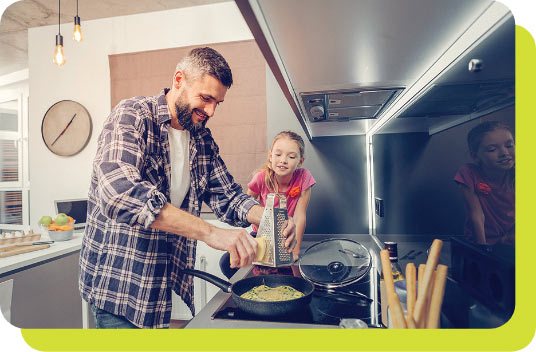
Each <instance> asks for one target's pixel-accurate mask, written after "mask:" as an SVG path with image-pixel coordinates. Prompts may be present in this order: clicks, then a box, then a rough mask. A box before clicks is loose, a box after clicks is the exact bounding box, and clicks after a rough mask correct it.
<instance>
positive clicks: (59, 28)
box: [58, 0, 61, 34]
mask: <svg viewBox="0 0 536 352" xmlns="http://www.w3.org/2000/svg"><path fill="white" fill-rule="evenodd" d="M60 14H61V0H58V34H61V27H60Z"/></svg>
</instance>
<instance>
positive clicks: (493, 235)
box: [454, 164, 515, 244]
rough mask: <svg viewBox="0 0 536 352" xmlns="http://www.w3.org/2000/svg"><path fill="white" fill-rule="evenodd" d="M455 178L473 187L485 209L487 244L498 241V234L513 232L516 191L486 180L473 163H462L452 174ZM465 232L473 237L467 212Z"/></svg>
mask: <svg viewBox="0 0 536 352" xmlns="http://www.w3.org/2000/svg"><path fill="white" fill-rule="evenodd" d="M454 181H456V182H457V183H461V184H463V185H465V186H467V187H469V188H470V189H472V190H474V192H475V194H476V196H477V197H478V200H479V201H480V206H481V207H482V212H483V213H484V218H485V222H484V231H485V232H486V242H487V243H488V244H495V243H497V242H498V241H499V240H500V238H501V237H503V236H505V235H509V234H512V233H513V232H514V226H515V192H514V190H513V189H511V188H508V187H506V185H498V184H495V183H493V182H492V181H490V180H488V179H487V178H486V177H485V175H484V174H483V173H482V171H481V169H480V167H478V165H476V164H465V165H463V166H462V167H460V169H459V170H458V172H457V173H456V176H454ZM464 232H465V235H466V236H467V237H469V238H474V237H473V227H472V222H471V219H470V218H469V216H467V219H466V222H465V231H464Z"/></svg>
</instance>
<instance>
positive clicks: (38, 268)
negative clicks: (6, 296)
mask: <svg viewBox="0 0 536 352" xmlns="http://www.w3.org/2000/svg"><path fill="white" fill-rule="evenodd" d="M81 243H82V234H81V233H75V234H74V235H73V238H72V239H71V240H69V241H64V242H56V243H54V244H52V245H51V246H50V247H49V248H46V249H41V250H38V251H34V252H29V253H23V254H18V255H14V256H10V257H6V258H0V282H7V281H9V280H13V289H12V295H11V309H10V310H11V324H13V325H14V326H17V327H20V328H28V329H56V328H63V329H65V328H82V327H83V324H84V322H85V318H86V316H85V314H86V312H85V311H84V309H83V307H84V305H83V303H82V298H81V297H80V293H79V292H78V260H79V253H80V247H81Z"/></svg>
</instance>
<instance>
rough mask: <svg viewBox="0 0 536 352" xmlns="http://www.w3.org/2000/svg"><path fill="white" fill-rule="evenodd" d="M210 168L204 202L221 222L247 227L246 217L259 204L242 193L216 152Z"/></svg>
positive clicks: (240, 187)
mask: <svg viewBox="0 0 536 352" xmlns="http://www.w3.org/2000/svg"><path fill="white" fill-rule="evenodd" d="M212 166H213V167H212V170H211V173H210V175H209V180H208V190H207V192H206V196H205V202H206V203H207V204H208V205H209V206H210V208H211V209H212V211H213V212H214V214H215V215H216V216H217V217H218V219H220V220H221V221H223V222H226V223H228V224H230V225H233V226H238V227H247V226H249V225H250V223H249V222H248V220H247V215H248V213H249V211H250V209H251V208H252V207H253V206H254V205H258V204H259V202H258V201H257V200H255V199H254V198H253V197H250V196H249V195H247V194H245V193H244V192H243V191H242V186H241V185H240V184H238V183H236V182H235V181H234V179H233V176H231V174H229V172H228V170H227V167H226V166H225V163H224V162H223V160H222V159H221V157H220V155H219V154H218V153H217V152H216V154H215V155H214V160H213V164H212Z"/></svg>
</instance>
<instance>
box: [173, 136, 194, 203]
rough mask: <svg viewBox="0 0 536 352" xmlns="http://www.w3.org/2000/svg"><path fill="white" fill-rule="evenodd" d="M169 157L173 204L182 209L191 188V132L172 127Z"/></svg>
mask: <svg viewBox="0 0 536 352" xmlns="http://www.w3.org/2000/svg"><path fill="white" fill-rule="evenodd" d="M168 136H169V157H170V160H171V184H170V186H169V193H170V197H171V204H173V205H174V206H175V207H177V208H180V207H181V204H182V202H183V201H184V197H186V193H188V189H189V188H190V148H189V147H190V132H189V131H187V130H177V129H175V128H172V127H170V128H169V129H168Z"/></svg>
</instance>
